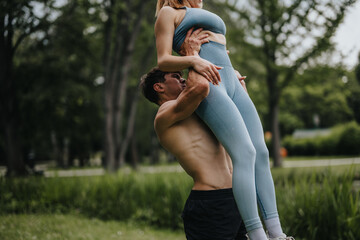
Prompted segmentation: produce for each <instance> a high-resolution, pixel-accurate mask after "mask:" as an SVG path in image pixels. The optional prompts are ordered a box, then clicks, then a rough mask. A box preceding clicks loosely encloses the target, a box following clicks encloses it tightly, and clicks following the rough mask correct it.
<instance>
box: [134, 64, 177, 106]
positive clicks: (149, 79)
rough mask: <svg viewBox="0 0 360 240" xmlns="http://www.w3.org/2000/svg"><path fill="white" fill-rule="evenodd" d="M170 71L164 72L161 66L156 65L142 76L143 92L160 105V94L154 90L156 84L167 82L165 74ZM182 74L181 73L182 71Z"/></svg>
mask: <svg viewBox="0 0 360 240" xmlns="http://www.w3.org/2000/svg"><path fill="white" fill-rule="evenodd" d="M168 73H169V72H163V71H161V70H160V69H159V67H154V68H153V69H151V70H150V72H148V73H147V74H145V75H144V76H142V77H141V81H140V88H141V91H142V94H143V95H144V96H145V97H146V98H147V99H148V100H149V101H150V102H153V103H156V104H158V105H159V94H158V93H157V92H156V91H155V90H154V84H155V83H159V82H165V75H166V74H168ZM180 74H181V73H180Z"/></svg>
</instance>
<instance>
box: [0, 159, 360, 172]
mask: <svg viewBox="0 0 360 240" xmlns="http://www.w3.org/2000/svg"><path fill="white" fill-rule="evenodd" d="M353 164H360V157H357V158H342V159H324V160H297V161H296V160H294V161H284V162H283V167H284V168H297V167H326V166H340V165H353ZM37 169H39V170H40V169H41V170H43V171H44V176H45V177H76V176H101V175H104V174H105V173H106V171H105V170H104V169H103V168H93V169H76V170H73V169H70V170H46V167H44V166H42V167H40V168H37ZM5 171H6V169H5V168H4V167H1V168H0V176H3V175H5ZM131 171H132V170H131V169H130V168H129V167H125V168H123V169H121V172H124V173H130V172H131ZM139 172H142V173H159V172H184V170H183V169H182V168H181V167H180V166H179V165H173V166H146V167H144V166H142V167H139Z"/></svg>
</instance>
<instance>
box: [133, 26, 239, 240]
mask: <svg viewBox="0 0 360 240" xmlns="http://www.w3.org/2000/svg"><path fill="white" fill-rule="evenodd" d="M200 31H201V30H197V31H195V32H194V33H193V34H192V35H191V34H190V32H189V34H188V36H187V38H186V40H185V42H186V44H184V54H186V55H197V53H198V52H199V50H200V46H201V44H202V43H204V42H206V41H207V38H206V37H204V36H202V35H201V34H200ZM237 74H238V73H237ZM238 76H239V80H240V81H243V79H244V78H243V77H241V76H240V74H238ZM213 84H217V82H214V83H213ZM242 84H244V82H242ZM140 86H141V88H142V91H143V94H144V96H145V97H146V98H147V99H149V100H150V101H151V102H154V103H156V104H158V105H159V106H160V107H159V110H158V112H157V114H156V117H155V121H154V126H155V131H156V133H157V136H158V139H159V141H160V143H161V144H162V146H163V147H164V148H165V149H166V150H168V151H169V152H170V153H172V154H173V155H174V156H175V157H176V158H177V159H178V161H179V163H180V165H181V166H182V167H183V168H184V170H185V171H186V173H187V174H189V175H190V176H191V177H192V178H193V180H194V185H193V188H192V191H191V193H190V196H189V198H188V200H187V201H186V204H185V208H184V211H183V214H182V218H183V221H184V229H185V234H186V237H187V239H188V240H227V239H229V240H230V239H231V240H233V239H236V240H242V239H246V236H245V234H246V230H245V227H244V225H243V224H241V217H240V214H239V212H238V209H237V206H236V202H235V200H234V197H233V194H232V189H231V187H232V163H231V159H230V158H229V156H228V154H227V152H226V151H225V149H224V147H223V146H222V145H221V144H220V143H219V142H218V140H217V139H216V137H215V136H214V135H213V133H212V132H211V130H210V129H209V128H208V127H207V126H206V125H205V123H203V122H202V120H200V119H199V118H198V117H197V115H196V114H195V113H194V111H195V109H196V108H197V107H198V105H199V104H200V102H201V101H202V100H203V99H204V98H205V97H206V96H207V95H208V93H209V83H208V81H207V80H206V79H205V78H203V77H202V76H201V75H199V74H197V73H196V72H195V71H194V70H192V69H190V70H189V74H188V79H187V80H186V81H185V79H183V78H182V74H181V73H180V72H172V73H165V72H162V71H160V70H159V69H158V68H154V69H152V70H151V71H150V72H149V73H148V74H147V75H145V76H144V77H143V78H142V80H141V84H140ZM243 86H244V85H243ZM244 87H245V86H244Z"/></svg>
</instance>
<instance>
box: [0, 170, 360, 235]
mask: <svg viewBox="0 0 360 240" xmlns="http://www.w3.org/2000/svg"><path fill="white" fill-rule="evenodd" d="M357 174H358V173H357ZM357 174H355V172H354V171H353V172H347V173H343V172H342V173H336V174H334V173H332V172H331V171H329V170H325V171H319V172H318V173H315V172H311V171H309V172H301V171H290V172H285V173H284V172H279V171H277V172H276V173H275V174H274V182H275V186H276V191H277V202H278V209H279V214H280V218H281V221H282V223H283V224H282V225H283V227H284V228H285V231H286V232H287V233H289V234H291V235H293V236H296V237H297V239H306V240H312V239H314V240H315V239H316V240H319V239H324V240H325V239H326V240H332V239H333V240H345V239H350V240H355V239H359V238H360V231H359V229H358V226H359V223H360V198H359V197H360V193H359V189H358V188H355V185H354V184H353V181H354V179H356V178H358V177H359V176H358V175H357ZM191 185H192V181H191V179H190V178H189V177H188V176H187V175H186V174H185V173H175V174H174V173H159V174H134V173H131V174H118V175H111V176H110V175H106V176H101V177H83V178H50V179H44V178H26V179H4V178H2V179H0V214H1V215H3V214H11V213H17V214H19V213H68V212H77V213H78V212H80V213H81V214H83V215H85V216H90V217H96V218H101V219H107V220H111V219H115V220H124V221H127V220H133V221H135V222H144V223H146V224H150V225H153V226H159V227H165V228H172V229H181V228H182V220H181V218H180V215H181V212H182V209H183V206H184V203H185V200H186V199H187V197H188V194H189V192H190V189H191Z"/></svg>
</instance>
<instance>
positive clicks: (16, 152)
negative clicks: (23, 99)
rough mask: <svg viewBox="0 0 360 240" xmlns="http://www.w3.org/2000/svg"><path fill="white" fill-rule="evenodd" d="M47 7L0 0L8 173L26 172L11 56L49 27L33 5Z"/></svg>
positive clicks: (1, 108) (1, 101)
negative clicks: (22, 44) (35, 33)
mask: <svg viewBox="0 0 360 240" xmlns="http://www.w3.org/2000/svg"><path fill="white" fill-rule="evenodd" d="M36 4H37V5H38V6H39V5H40V6H43V7H44V9H45V10H46V9H49V8H48V6H49V5H51V4H52V1H26V0H13V1H1V2H0V115H1V117H0V118H1V119H0V131H1V133H2V134H3V135H4V149H5V159H6V165H7V173H6V175H7V176H15V175H25V174H26V173H27V171H26V168H25V164H24V160H23V158H22V153H21V138H20V137H19V132H18V127H19V110H18V101H17V98H16V96H17V91H16V88H17V83H16V79H15V78H14V76H13V64H14V56H15V53H16V51H17V50H18V48H19V46H20V45H21V43H22V42H23V40H24V39H25V38H26V37H28V36H29V35H30V34H32V33H34V32H36V31H38V30H39V29H42V28H46V27H47V26H48V22H47V17H48V16H49V12H47V11H45V14H44V16H42V17H38V16H37V15H36V14H35V12H34V6H35V5H36Z"/></svg>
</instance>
